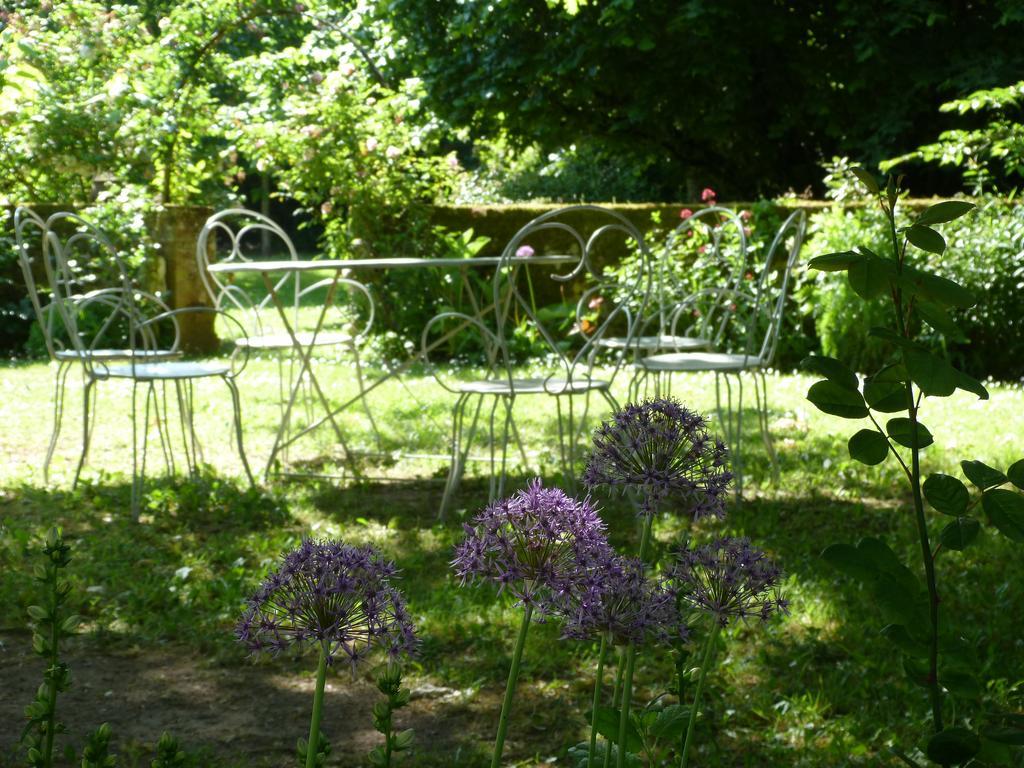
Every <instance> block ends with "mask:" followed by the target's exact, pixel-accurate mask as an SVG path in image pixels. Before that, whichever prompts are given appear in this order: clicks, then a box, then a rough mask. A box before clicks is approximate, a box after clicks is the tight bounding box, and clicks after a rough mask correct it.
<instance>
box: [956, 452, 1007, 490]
mask: <svg viewBox="0 0 1024 768" xmlns="http://www.w3.org/2000/svg"><path fill="white" fill-rule="evenodd" d="M960 469H962V470H963V471H964V475H965V476H966V477H967V479H968V480H970V481H971V482H972V483H974V484H975V485H976V486H977V487H978V488H980V489H981V490H983V491H984V490H985V489H986V488H992V487H994V486H997V485H1002V484H1003V483H1005V482H1006V480H1007V478H1006V475H1004V474H1003V473H1002V472H1000V471H999V470H998V469H994V468H993V467H990V466H989V465H988V464H986V463H985V462H983V461H966V460H965V461H961V462H960Z"/></svg>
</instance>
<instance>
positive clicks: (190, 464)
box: [174, 379, 197, 477]
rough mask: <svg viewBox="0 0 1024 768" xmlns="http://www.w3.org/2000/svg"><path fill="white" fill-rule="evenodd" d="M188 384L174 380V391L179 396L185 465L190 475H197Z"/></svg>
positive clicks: (179, 417)
mask: <svg viewBox="0 0 1024 768" xmlns="http://www.w3.org/2000/svg"><path fill="white" fill-rule="evenodd" d="M187 386H188V384H187V383H186V382H184V381H182V380H181V379H175V380H174V392H175V395H177V398H178V423H179V424H180V426H181V443H182V445H183V446H184V448H185V466H186V468H187V470H188V473H189V476H191V477H195V476H196V473H197V466H196V456H195V453H194V452H193V449H194V448H195V441H194V440H193V439H192V435H191V429H190V427H191V425H192V418H191V415H190V413H189V402H188V397H187V394H186V393H185V391H184V387H187Z"/></svg>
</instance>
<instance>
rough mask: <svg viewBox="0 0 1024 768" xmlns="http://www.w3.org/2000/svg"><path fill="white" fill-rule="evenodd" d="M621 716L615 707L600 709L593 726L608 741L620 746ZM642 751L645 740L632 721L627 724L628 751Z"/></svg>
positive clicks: (593, 720) (592, 722)
mask: <svg viewBox="0 0 1024 768" xmlns="http://www.w3.org/2000/svg"><path fill="white" fill-rule="evenodd" d="M589 714H590V713H588V715H589ZM620 715H621V713H620V711H619V710H618V709H616V708H614V707H598V708H597V716H596V717H594V718H593V719H592V721H591V724H592V725H593V727H594V728H596V729H597V732H598V733H599V734H601V735H602V736H604V738H606V739H608V741H610V742H612V743H613V744H618V743H619V717H620ZM641 749H643V740H642V739H641V738H640V733H639V731H637V729H636V725H635V724H634V723H633V721H632V720H630V721H629V722H628V723H627V724H626V751H627V752H640V750H641Z"/></svg>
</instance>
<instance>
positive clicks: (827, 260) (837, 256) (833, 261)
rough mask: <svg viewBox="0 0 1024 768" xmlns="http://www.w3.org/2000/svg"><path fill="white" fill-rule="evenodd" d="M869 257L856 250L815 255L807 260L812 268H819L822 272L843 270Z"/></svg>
mask: <svg viewBox="0 0 1024 768" xmlns="http://www.w3.org/2000/svg"><path fill="white" fill-rule="evenodd" d="M867 258H868V257H867V256H865V255H864V254H862V253H857V252H856V251H843V252H841V253H827V254H825V255H824V256H815V257H814V258H813V259H811V260H810V261H809V262H807V266H809V267H810V268H811V269H819V270H821V271H822V272H842V271H843V270H846V269H849V268H850V267H852V266H853V265H854V264H859V263H860V262H862V261H864V260H865V259H867Z"/></svg>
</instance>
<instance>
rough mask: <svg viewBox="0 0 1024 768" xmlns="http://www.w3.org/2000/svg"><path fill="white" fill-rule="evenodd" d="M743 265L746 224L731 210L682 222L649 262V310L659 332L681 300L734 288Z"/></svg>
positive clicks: (712, 211) (744, 271)
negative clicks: (651, 263) (651, 265)
mask: <svg viewBox="0 0 1024 768" xmlns="http://www.w3.org/2000/svg"><path fill="white" fill-rule="evenodd" d="M748 260H749V248H748V244H747V227H746V222H744V221H743V218H742V216H740V215H739V214H737V213H736V212H735V211H733V210H732V209H730V208H725V207H723V206H717V205H716V206H711V207H709V208H702V209H700V210H699V211H697V212H696V213H692V214H690V215H689V216H687V218H685V219H683V221H682V222H681V223H680V224H679V225H678V226H677V227H676V228H675V229H673V230H672V231H671V232H670V233H669V235H668V237H667V238H666V239H665V244H664V246H663V248H661V250H660V251H659V252H657V255H656V256H655V258H654V290H653V301H652V302H651V309H652V310H653V312H652V314H653V315H654V317H656V318H657V331H658V333H659V334H660V335H664V334H666V333H668V326H669V322H670V316H671V314H672V309H673V307H674V306H676V305H677V304H678V303H679V301H680V300H682V299H684V298H685V297H687V296H690V295H692V294H693V293H695V292H697V291H698V290H701V289H704V288H709V287H712V286H714V287H718V286H722V287H725V288H730V289H735V288H738V287H739V286H740V285H741V284H742V283H743V279H744V277H745V275H746V274H747V270H748ZM651 325H653V323H647V327H648V328H649V330H645V331H644V333H650V332H652V331H653V328H650V326H651Z"/></svg>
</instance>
